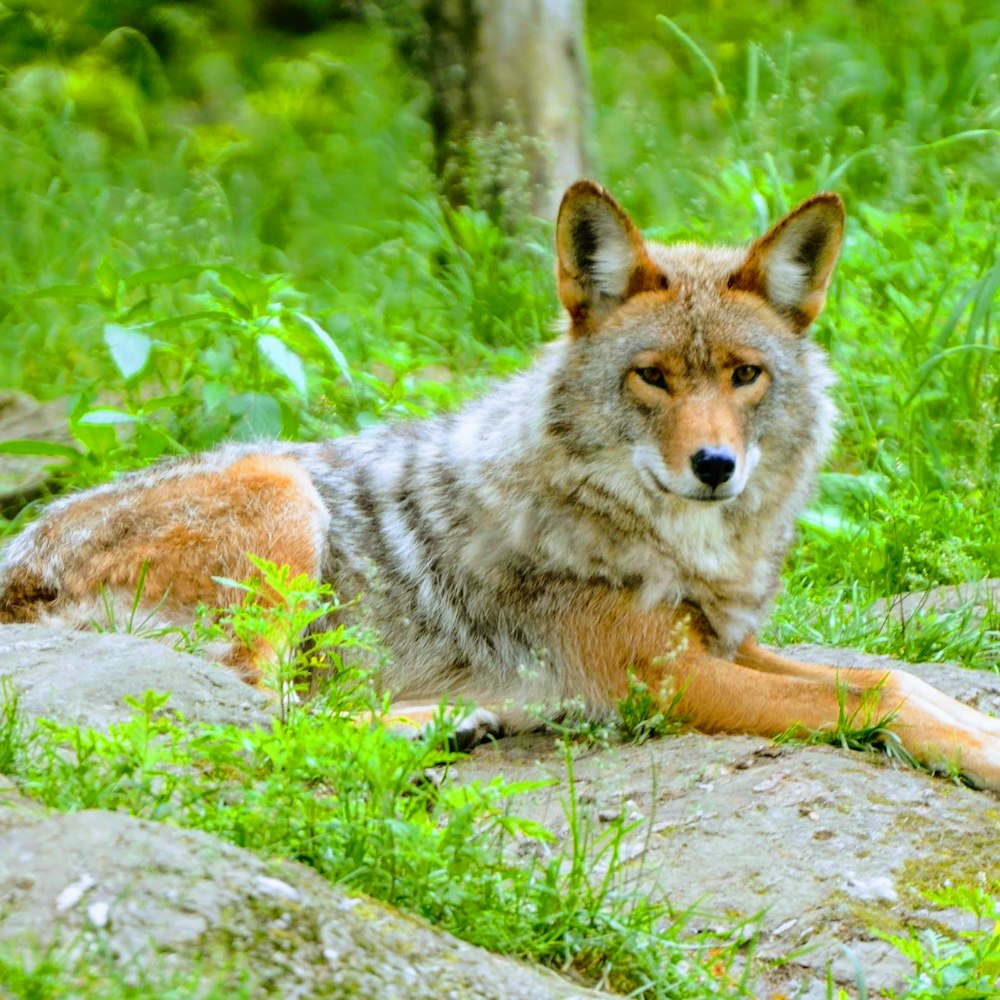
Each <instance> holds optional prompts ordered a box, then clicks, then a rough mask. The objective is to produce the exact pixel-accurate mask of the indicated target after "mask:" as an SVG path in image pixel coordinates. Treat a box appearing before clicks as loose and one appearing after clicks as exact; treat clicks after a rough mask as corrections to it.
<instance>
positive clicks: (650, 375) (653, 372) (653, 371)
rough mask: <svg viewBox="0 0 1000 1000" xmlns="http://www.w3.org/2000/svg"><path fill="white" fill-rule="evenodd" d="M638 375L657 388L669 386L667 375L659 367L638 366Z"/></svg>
mask: <svg viewBox="0 0 1000 1000" xmlns="http://www.w3.org/2000/svg"><path fill="white" fill-rule="evenodd" d="M635 373H636V375H638V376H639V378H641V379H642V380H643V382H645V383H646V385H651V386H654V387H655V388H657V389H666V388H667V376H666V375H664V374H663V372H662V371H660V369H659V368H636V370H635Z"/></svg>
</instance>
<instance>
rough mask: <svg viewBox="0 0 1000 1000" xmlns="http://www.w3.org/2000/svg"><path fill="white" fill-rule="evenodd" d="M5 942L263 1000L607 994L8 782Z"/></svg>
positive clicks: (322, 886) (263, 867)
mask: <svg viewBox="0 0 1000 1000" xmlns="http://www.w3.org/2000/svg"><path fill="white" fill-rule="evenodd" d="M0 942H2V943H3V944H4V945H5V946H6V947H7V948H13V949H17V950H19V951H23V950H25V949H33V950H35V951H36V952H37V953H44V951H45V949H47V948H49V947H50V946H55V947H56V948H57V949H67V952H68V955H70V956H72V955H76V956H78V957H80V958H81V959H83V960H85V961H86V960H88V959H89V958H91V957H92V958H93V961H94V962H95V963H96V962H97V961H98V958H99V957H100V956H109V957H110V959H111V961H112V962H113V964H114V965H116V966H117V967H118V968H119V970H121V972H120V974H121V975H123V976H124V977H125V978H126V980H127V979H128V977H129V975H130V971H129V970H132V974H133V975H134V973H135V970H138V969H145V970H147V972H148V971H149V970H157V971H156V974H157V975H163V976H169V975H170V974H187V975H190V974H191V972H192V970H195V971H196V972H197V973H198V974H199V975H203V976H206V977H207V976H211V977H212V978H213V981H214V978H215V977H216V976H222V977H223V978H224V983H225V984H226V985H228V986H230V987H231V988H234V989H235V988H236V987H237V986H239V985H240V983H241V982H242V978H241V977H242V976H243V975H244V974H248V976H249V979H250V989H249V995H250V996H253V997H261V998H265V997H268V998H269V997H275V996H280V997H285V998H289V1000H294V998H299V997H344V996H358V997H379V998H382V997H385V998H395V997H400V998H404V997H405V998H407V1000H418V998H428V1000H431V998H435V1000H436V998H441V997H460V998H463V1000H465V998H470V1000H471V998H480V997H482V998H487V997H489V998H497V1000H500V998H509V1000H535V998H537V1000H550V998H567V1000H568V998H571V997H579V998H581V1000H584V998H587V997H595V998H596V997H599V996H605V995H606V994H601V993H597V992H594V991H591V990H587V989H584V988H581V987H578V986H575V985H573V984H572V983H569V982H568V981H566V980H565V979H563V978H561V977H560V976H558V975H556V974H555V973H552V972H549V971H548V970H545V969H536V968H531V967H529V966H526V965H523V964H521V963H519V962H517V961H515V960H514V959H510V958H503V957H501V956H498V955H493V954H491V953H490V952H487V951H484V950H483V949H481V948H476V947H474V946H473V945H470V944H466V943H465V942H463V941H459V940H458V939H457V938H454V937H452V936H451V935H449V934H445V933H443V932H441V931H437V930H435V929H434V928H432V927H430V926H428V925H427V924H425V923H424V922H422V921H420V920H418V919H416V918H414V917H410V916H406V915H404V914H401V913H398V912H396V911H394V910H392V909H391V908H389V907H387V906H383V905H381V904H379V903H376V902H373V901H372V900H370V899H365V898H357V897H350V896H347V895H346V894H344V893H343V892H341V891H340V890H338V889H337V888H335V887H334V886H333V885H331V884H329V883H328V882H325V881H324V880H323V879H322V878H320V877H319V876H318V875H317V874H316V873H315V872H313V871H312V870H311V869H309V868H306V867H304V866H302V865H299V864H295V863H293V862H284V863H282V864H273V865H272V864H267V863H266V862H264V861H262V860H261V859H260V858H258V857H257V856H256V855H254V854H252V853H250V852H249V851H245V850H241V849H240V848H237V847H233V846H231V845H229V844H224V843H221V842H220V841H218V840H215V839H214V838H212V837H210V836H208V835H207V834H203V833H200V832H197V831H191V830H179V829H176V828H175V827H170V826H166V825H163V824H158V823H150V822H146V821H144V820H138V819H135V818H133V817H131V816H126V815H122V814H119V813H109V812H100V811H96V810H90V811H85V812H79V813H70V814H66V815H59V814H54V813H48V812H46V811H45V810H41V809H38V808H33V807H31V806H30V805H25V804H24V803H23V802H20V803H19V802H18V801H17V800H16V797H15V796H14V795H13V793H12V792H11V790H10V786H9V785H8V786H7V791H6V794H5V793H4V791H3V788H2V786H0ZM93 995H97V994H93ZM192 995H193V994H192ZM213 995H222V994H221V993H214V994H213ZM240 995H243V994H242V993H241V994H240Z"/></svg>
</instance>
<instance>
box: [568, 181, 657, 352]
mask: <svg viewBox="0 0 1000 1000" xmlns="http://www.w3.org/2000/svg"><path fill="white" fill-rule="evenodd" d="M556 255H557V258H558V264H557V274H558V280H559V298H560V300H561V301H562V304H563V305H564V306H565V307H566V311H567V312H568V313H569V316H570V320H571V322H572V332H573V334H574V335H576V336H580V335H582V334H585V333H589V332H590V331H591V330H593V328H594V325H595V323H596V322H598V321H599V320H600V319H601V318H602V317H603V316H606V315H608V314H609V313H610V312H612V311H613V310H614V309H615V308H616V307H617V306H619V305H621V303H622V302H624V301H625V300H626V299H629V298H631V297H632V296H633V295H637V294H638V293H639V292H649V291H656V290H658V289H664V288H666V287H667V279H666V278H665V277H664V276H663V274H662V273H661V272H660V270H659V269H658V268H657V267H656V265H655V264H654V263H653V262H652V260H650V257H649V254H648V253H647V251H646V245H645V244H644V243H643V240H642V236H641V234H640V233H639V230H638V229H637V228H636V226H635V223H634V222H633V221H632V220H631V219H630V218H629V217H628V215H627V214H626V212H625V209H623V208H622V207H621V205H619V204H618V202H617V201H615V199H614V198H612V197H611V195H610V194H608V192H607V191H605V190H604V188H602V187H601V186H600V185H599V184H595V183H594V182H593V181H577V182H576V183H575V184H573V185H571V186H570V188H569V190H568V191H567V192H566V194H565V195H563V200H562V204H561V205H560V206H559V219H558V221H557V222H556Z"/></svg>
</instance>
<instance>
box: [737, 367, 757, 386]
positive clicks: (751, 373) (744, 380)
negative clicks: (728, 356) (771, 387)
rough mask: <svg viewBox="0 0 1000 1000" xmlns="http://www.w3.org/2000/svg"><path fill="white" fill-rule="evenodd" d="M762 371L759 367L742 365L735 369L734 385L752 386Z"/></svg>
mask: <svg viewBox="0 0 1000 1000" xmlns="http://www.w3.org/2000/svg"><path fill="white" fill-rule="evenodd" d="M760 373H761V369H760V368H759V367H758V366H757V365H740V366H739V368H734V369H733V385H735V386H740V385H750V383H751V382H756V381H757V379H758V378H759V377H760Z"/></svg>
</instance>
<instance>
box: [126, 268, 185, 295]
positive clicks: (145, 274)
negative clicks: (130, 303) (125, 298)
mask: <svg viewBox="0 0 1000 1000" xmlns="http://www.w3.org/2000/svg"><path fill="white" fill-rule="evenodd" d="M204 270H205V268H204V267H202V266H201V265H200V264H174V265H172V266H171V267H147V268H145V269H144V270H142V271H136V272H135V273H134V274H130V275H129V276H128V277H127V278H126V279H125V280H124V281H123V282H122V284H123V285H124V286H125V288H127V289H132V288H138V287H139V286H140V285H173V284H176V283H177V282H178V281H186V280H187V279H189V278H197V277H198V275H199V274H201V273H202V272H203V271H204Z"/></svg>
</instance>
